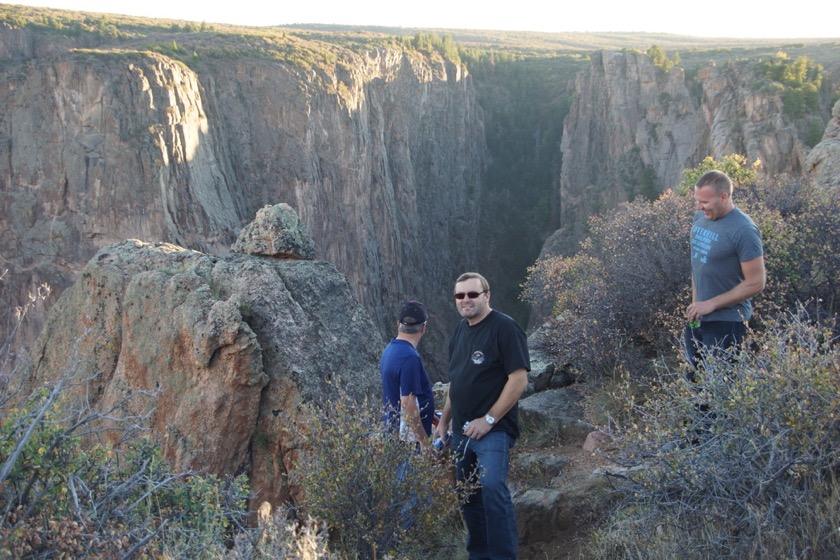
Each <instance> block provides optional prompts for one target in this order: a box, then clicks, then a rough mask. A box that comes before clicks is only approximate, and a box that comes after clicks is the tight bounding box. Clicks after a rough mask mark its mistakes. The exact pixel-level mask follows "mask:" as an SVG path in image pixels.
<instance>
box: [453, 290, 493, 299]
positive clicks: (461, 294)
mask: <svg viewBox="0 0 840 560" xmlns="http://www.w3.org/2000/svg"><path fill="white" fill-rule="evenodd" d="M486 291H487V290H483V291H481V292H467V293H464V292H456V293H455V294H454V295H455V299H464V298H465V297H467V298H470V299H475V298H477V297H478V296H480V295H481V294H483V293H484V292H486Z"/></svg>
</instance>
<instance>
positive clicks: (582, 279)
mask: <svg viewBox="0 0 840 560" xmlns="http://www.w3.org/2000/svg"><path fill="white" fill-rule="evenodd" d="M724 159H725V161H723V162H715V161H714V160H712V159H711V158H708V159H707V160H705V161H704V162H703V163H702V164H701V165H700V166H698V168H697V169H694V170H689V171H687V172H686V181H696V178H694V177H695V176H699V174H701V173H702V172H705V171H706V170H708V169H714V168H717V169H729V170H730V172H731V173H733V174H734V175H735V176H736V177H739V178H740V181H742V183H741V184H740V186H739V187H737V188H736V194H735V197H736V198H735V200H736V204H737V205H738V206H739V207H741V208H742V209H743V210H744V211H745V212H747V213H748V214H749V215H750V216H751V217H752V219H753V220H754V221H755V223H756V225H757V226H758V228H759V230H760V231H761V235H762V238H763V241H764V251H765V265H766V269H767V287H766V289H765V290H764V292H762V293H761V294H759V295H758V296H756V297H755V298H753V303H754V306H755V315H754V317H753V319H752V320H751V326H752V327H753V328H754V329H756V330H760V329H762V328H763V324H764V322H765V321H766V320H768V319H770V318H772V317H775V316H776V315H777V314H779V313H782V312H786V311H789V310H792V309H796V308H797V307H798V306H800V305H803V306H805V308H806V309H807V311H808V313H809V314H810V315H811V316H812V317H814V318H815V319H821V320H822V319H825V320H829V321H832V320H833V321H836V317H837V312H838V308H839V307H840V280H838V279H840V199H838V198H837V197H836V196H831V193H829V192H825V191H821V190H819V189H817V188H815V187H813V186H810V185H808V184H805V183H802V182H801V181H799V180H795V179H790V178H787V177H776V178H773V179H769V180H766V181H764V182H762V183H760V184H759V183H758V181H757V179H756V177H755V166H754V165H753V166H752V167H749V168H748V167H745V162H746V160H745V159H744V158H740V157H735V155H733V156H731V157H729V158H724ZM692 184H693V183H692ZM692 194H693V193H692ZM692 194H689V193H688V192H686V193H684V194H682V195H679V194H675V193H672V192H670V191H669V192H666V193H665V194H663V195H662V197H660V198H659V200H656V201H654V202H645V201H635V202H632V203H626V204H623V205H621V206H619V207H617V208H615V209H613V210H612V211H610V212H608V213H606V214H604V215H602V216H596V217H593V218H591V220H590V234H589V237H588V238H587V240H585V241H584V243H582V244H581V249H580V251H579V252H578V253H577V254H576V255H573V256H570V257H547V258H544V259H541V260H539V261H537V262H536V263H535V264H534V265H533V266H532V267H530V268H529V269H528V279H527V280H526V282H525V284H524V286H523V288H524V289H523V295H522V297H523V299H525V300H526V301H527V302H528V303H530V304H531V305H532V306H533V309H534V311H533V312H532V316H533V317H539V315H540V314H541V313H542V315H543V317H544V316H546V315H547V316H548V317H550V318H551V321H550V322H549V323H548V324H547V325H546V326H545V328H546V329H547V331H548V333H549V334H548V336H547V337H546V338H547V342H546V343H545V346H546V349H547V350H548V351H549V352H550V353H552V354H553V355H554V357H555V358H556V359H557V361H559V362H560V363H561V364H569V365H571V366H572V368H575V369H577V370H578V371H579V372H580V375H581V376H589V377H591V378H593V379H596V380H597V379H603V378H612V377H613V376H615V375H616V374H617V373H619V372H625V373H629V374H630V375H633V376H635V377H641V376H644V375H646V374H649V373H651V372H652V371H653V366H654V364H655V361H654V360H655V359H656V358H658V357H662V356H664V357H670V356H671V352H670V349H671V348H672V346H673V344H674V341H675V340H676V339H677V338H679V336H680V335H681V331H682V328H683V324H684V310H685V307H686V305H687V304H688V303H689V301H690V286H691V269H690V266H691V265H690V259H689V256H690V255H689V245H688V236H689V228H690V227H691V222H692V219H693V207H694V201H693V196H692Z"/></svg>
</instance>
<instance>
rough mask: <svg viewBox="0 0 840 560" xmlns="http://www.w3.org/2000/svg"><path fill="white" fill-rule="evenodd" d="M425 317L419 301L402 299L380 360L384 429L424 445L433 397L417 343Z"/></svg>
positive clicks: (423, 327)
mask: <svg viewBox="0 0 840 560" xmlns="http://www.w3.org/2000/svg"><path fill="white" fill-rule="evenodd" d="M428 318H429V314H428V312H427V311H426V306H425V305H423V304H422V303H421V302H419V301H415V300H409V301H407V302H405V303H404V304H403V305H402V307H401V308H400V312H399V317H398V320H397V336H396V337H395V338H393V339H392V340H391V342H389V343H388V345H387V346H386V347H385V350H384V351H383V352H382V358H381V359H380V361H379V370H380V373H381V375H382V405H383V407H384V411H385V412H384V416H383V418H384V421H385V425H386V429H388V430H389V431H391V432H393V433H397V434H399V438H400V439H401V440H402V441H405V442H409V443H416V445H417V446H418V447H421V448H424V449H425V448H428V446H429V444H430V441H429V436H430V435H431V433H432V419H433V417H434V414H435V401H434V394H433V393H432V384H431V382H430V381H429V375H428V374H427V373H426V367H425V366H424V365H423V360H422V359H421V358H420V354H419V353H418V352H417V345H418V344H419V343H420V339H421V338H423V335H424V334H425V333H426V321H427V320H428Z"/></svg>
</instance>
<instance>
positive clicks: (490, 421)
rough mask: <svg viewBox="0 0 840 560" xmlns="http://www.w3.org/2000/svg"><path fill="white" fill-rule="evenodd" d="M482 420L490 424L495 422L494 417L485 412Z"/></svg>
mask: <svg viewBox="0 0 840 560" xmlns="http://www.w3.org/2000/svg"><path fill="white" fill-rule="evenodd" d="M484 421H485V422H487V423H488V424H490V425H491V426H492V425H493V424H495V423H496V419H495V418H493V417H492V416H490V415H489V414H486V415H485V416H484Z"/></svg>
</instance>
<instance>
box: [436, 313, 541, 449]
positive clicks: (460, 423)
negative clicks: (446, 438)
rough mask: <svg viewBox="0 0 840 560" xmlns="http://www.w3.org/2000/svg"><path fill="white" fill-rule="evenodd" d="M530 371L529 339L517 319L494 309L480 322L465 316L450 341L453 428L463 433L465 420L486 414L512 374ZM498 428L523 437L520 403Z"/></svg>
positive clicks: (500, 419) (498, 419)
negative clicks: (524, 370)
mask: <svg viewBox="0 0 840 560" xmlns="http://www.w3.org/2000/svg"><path fill="white" fill-rule="evenodd" d="M521 368H525V369H526V370H528V371H530V369H531V361H530V357H529V355H528V340H527V337H526V336H525V332H524V331H523V330H522V327H520V326H519V325H518V324H517V323H516V321H514V320H513V319H511V318H510V317H508V316H507V315H505V314H504V313H500V312H498V311H495V310H491V311H490V314H489V315H487V317H485V318H484V319H483V320H482V321H480V322H479V323H478V324H476V325H473V326H470V325H469V323H468V322H467V320H466V319H462V320H461V322H460V323H458V326H457V327H456V328H455V332H454V334H453V335H452V339H451V340H450V341H449V382H450V384H449V400H450V405H451V407H452V429H453V430H455V431H457V432H459V433H462V431H463V427H464V423H465V422H468V421H471V420H475V419H476V418H482V417H484V415H485V414H487V412H488V411H489V410H490V407H491V406H493V404H494V403H495V402H496V400H498V398H499V395H501V394H502V389H503V388H504V386H505V383H507V380H508V375H509V374H511V373H513V372H514V371H516V370H518V369H521ZM493 429H494V430H504V431H505V432H507V433H509V434H510V435H511V436H513V437H514V438H517V437H519V405H518V404H516V405H514V406H513V408H511V409H510V411H509V412H508V413H507V414H505V415H504V416H503V417H502V418H497V423H496V424H495V425H494V426H493Z"/></svg>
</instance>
